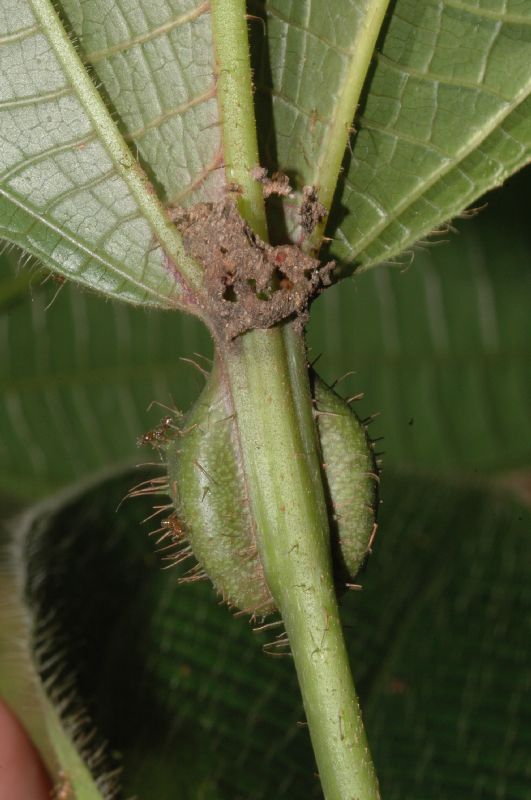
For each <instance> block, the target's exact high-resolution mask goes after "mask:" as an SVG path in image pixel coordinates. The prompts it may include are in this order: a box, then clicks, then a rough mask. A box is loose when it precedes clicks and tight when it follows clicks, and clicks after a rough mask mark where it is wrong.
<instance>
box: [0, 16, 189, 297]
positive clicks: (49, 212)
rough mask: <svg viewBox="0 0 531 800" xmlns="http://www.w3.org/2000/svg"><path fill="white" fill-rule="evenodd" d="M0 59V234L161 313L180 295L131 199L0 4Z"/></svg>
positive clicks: (29, 33) (57, 77)
mask: <svg viewBox="0 0 531 800" xmlns="http://www.w3.org/2000/svg"><path fill="white" fill-rule="evenodd" d="M0 59H1V60H0V75H1V99H0V127H1V144H2V146H1V148H0V234H1V235H2V236H3V237H5V238H6V239H9V240H10V241H13V242H16V243H19V244H20V245H21V246H23V247H24V248H25V249H26V250H28V251H29V252H30V253H32V254H34V255H36V256H38V257H39V259H40V260H41V261H42V262H43V263H44V264H46V265H47V266H49V267H50V268H52V269H55V270H57V271H59V272H60V273H62V274H63V275H65V276H66V277H69V278H74V279H75V280H77V281H79V282H81V283H83V284H85V285H86V286H90V287H91V288H95V289H97V290H99V291H101V292H103V293H106V294H110V295H112V296H115V297H119V298H121V299H123V300H126V301H129V302H133V303H144V304H148V305H150V304H151V305H171V304H172V303H173V302H175V298H176V296H177V295H178V294H179V291H180V290H179V288H178V286H177V284H176V279H175V275H174V273H173V271H172V269H170V268H169V266H168V264H167V263H166V261H165V257H164V255H163V253H162V249H161V248H160V247H157V246H155V245H156V239H155V236H154V231H153V228H152V226H151V225H150V224H149V223H148V221H147V219H146V217H145V215H144V214H143V213H142V211H141V209H140V207H139V201H138V195H136V196H135V194H134V192H132V190H131V187H130V185H129V183H128V181H127V180H126V179H124V177H123V175H121V174H119V171H118V170H117V167H116V163H115V162H114V161H113V160H112V159H111V155H110V152H108V149H107V148H106V147H104V144H103V141H102V140H101V138H100V130H99V129H97V126H96V123H95V122H93V121H91V118H90V117H89V115H88V113H87V110H86V107H85V106H84V105H83V104H82V102H81V101H80V97H79V96H78V95H79V92H78V90H77V84H76V83H75V82H72V81H71V80H70V79H69V78H68V76H67V75H66V74H65V73H64V72H63V68H62V67H61V65H60V63H59V61H58V58H57V57H56V55H55V52H54V51H53V49H52V47H51V45H50V43H49V42H48V40H47V38H46V36H45V35H44V33H43V30H42V29H41V27H40V26H39V24H37V20H36V18H35V17H34V15H33V13H32V11H31V7H30V4H29V3H27V2H16V3H15V2H13V1H12V0H6V2H4V3H3V4H2V7H1V9H0ZM109 120H110V118H109ZM111 127H112V125H111ZM128 158H129V156H128ZM131 159H132V156H131ZM126 166H127V165H126V164H125V163H123V170H126ZM132 171H134V170H132ZM145 191H146V192H148V191H149V187H147V186H146V189H145ZM147 202H148V203H149V202H152V201H150V200H149V198H147ZM158 213H159V216H161V218H162V220H163V217H164V212H162V210H161V211H159V212H158ZM161 224H162V225H163V226H164V225H165V224H166V225H168V224H169V223H168V222H166V223H164V221H162V223H161ZM172 298H173V299H172Z"/></svg>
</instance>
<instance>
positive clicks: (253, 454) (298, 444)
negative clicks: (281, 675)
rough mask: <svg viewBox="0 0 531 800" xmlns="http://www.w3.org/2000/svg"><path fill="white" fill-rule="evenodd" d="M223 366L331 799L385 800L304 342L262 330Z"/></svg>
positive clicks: (229, 350)
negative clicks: (343, 598)
mask: <svg viewBox="0 0 531 800" xmlns="http://www.w3.org/2000/svg"><path fill="white" fill-rule="evenodd" d="M222 362H223V364H224V369H225V371H226V376H227V379H228V382H229V385H230V387H231V392H232V399H233V404H234V409H235V412H236V419H237V427H238V432H239V439H240V445H241V450H242V458H243V464H244V472H245V476H246V481H247V489H248V493H249V497H250V501H251V507H252V511H253V516H254V520H255V524H256V534H257V540H258V547H259V550H260V554H261V557H262V561H263V564H264V570H265V575H266V579H267V581H268V584H269V587H270V590H271V592H272V594H273V597H274V598H275V601H276V603H277V605H278V607H279V609H280V612H281V614H282V618H283V621H284V625H285V627H286V631H287V634H288V637H289V641H290V646H291V651H292V653H293V657H294V660H295V666H296V669H297V674H298V678H299V683H300V687H301V692H302V696H303V700H304V707H305V710H306V715H307V720H308V725H309V729H310V735H311V738H312V744H313V747H314V751H315V756H316V760H317V765H318V769H319V775H320V778H321V782H322V786H323V791H324V794H325V797H326V798H327V800H353V798H356V800H377V798H379V796H380V795H379V791H378V784H377V780H376V776H375V773H374V769H373V765H372V762H371V758H370V754H369V749H368V745H367V741H366V738H365V732H364V728H363V723H362V719H361V714H360V709H359V705H358V701H357V698H356V694H355V691H354V686H353V683H352V678H351V674H350V667H349V662H348V657H347V653H346V648H345V643H344V639H343V634H342V629H341V623H340V619H339V613H338V608H337V601H336V596H335V591H334V584H333V578H332V566H331V557H330V546H329V535H328V522H327V516H326V508H325V502H324V496H323V490H322V484H321V479H320V467H319V459H318V455H317V448H316V440H315V428H314V424H313V414H312V406H311V399H310V393H309V387H308V379H307V365H306V359H305V355H304V347H303V343H302V340H299V341H297V335H296V334H295V333H294V332H293V331H291V332H287V331H282V330H281V329H273V330H267V331H253V332H251V333H248V334H247V335H246V336H244V337H242V338H241V339H239V340H237V341H236V342H235V343H233V344H232V345H229V346H228V347H225V348H224V349H223V352H222ZM302 376H304V377H302Z"/></svg>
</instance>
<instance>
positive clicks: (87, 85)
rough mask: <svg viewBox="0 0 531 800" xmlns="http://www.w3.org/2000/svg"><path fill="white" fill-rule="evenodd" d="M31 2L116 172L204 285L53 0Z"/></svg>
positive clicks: (187, 273)
mask: <svg viewBox="0 0 531 800" xmlns="http://www.w3.org/2000/svg"><path fill="white" fill-rule="evenodd" d="M29 3H30V6H31V8H32V10H33V13H34V14H35V16H36V18H37V21H38V23H39V25H40V26H41V28H42V31H43V33H44V34H45V36H46V38H47V39H48V41H49V43H50V45H51V47H52V48H53V51H54V52H55V55H56V57H57V59H58V61H59V63H60V64H61V67H62V68H63V71H64V73H65V75H66V76H67V77H68V80H69V81H70V84H71V85H72V88H73V90H74V92H75V94H76V96H77V98H78V100H79V102H80V103H81V105H82V106H83V108H84V109H85V112H86V113H87V116H88V117H89V119H90V121H91V122H92V125H93V127H94V130H95V131H96V133H97V135H98V138H99V140H100V141H101V143H102V144H103V146H104V148H105V150H106V151H107V154H108V155H109V157H110V159H111V160H112V162H113V165H114V168H115V170H116V172H117V173H118V174H119V175H120V177H121V178H123V180H124V181H125V182H126V184H127V185H128V187H129V190H130V192H131V194H132V195H133V197H134V198H135V200H136V202H137V204H138V207H139V209H140V210H141V212H142V213H143V215H144V217H145V218H146V220H147V221H148V223H149V225H150V226H151V229H152V231H153V234H154V236H155V237H156V239H157V241H158V242H159V244H160V245H161V247H162V248H163V250H164V251H165V252H166V254H167V255H168V257H169V258H170V259H171V260H172V261H173V263H174V264H175V267H176V269H177V270H178V272H179V273H180V274H181V275H182V278H183V280H184V282H185V283H187V284H188V286H189V288H190V289H199V288H201V286H202V283H203V273H202V270H201V268H200V267H199V266H198V265H197V264H196V263H195V262H194V261H193V260H192V259H191V258H190V257H189V256H188V255H187V254H186V252H185V249H184V244H183V241H182V238H181V235H180V234H179V232H178V230H177V228H176V227H175V225H174V224H173V222H172V221H171V219H170V217H169V215H168V213H167V211H166V210H165V208H164V206H163V205H162V203H161V202H160V200H159V198H158V197H157V195H156V193H155V191H154V189H153V186H152V185H151V183H150V181H149V180H148V178H147V175H146V174H145V173H144V171H143V169H142V168H141V166H140V164H139V163H138V161H137V160H136V158H135V157H134V156H133V154H132V152H131V150H130V149H129V147H128V145H127V144H126V142H125V141H124V139H123V137H122V135H121V133H120V131H119V130H118V128H117V127H116V125H115V123H114V120H113V118H112V117H111V114H110V112H109V110H108V109H107V107H106V105H105V103H104V102H103V99H102V97H101V95H100V93H99V92H98V90H97V89H96V86H95V85H94V83H93V82H92V80H91V78H90V76H89V74H88V72H87V71H86V69H85V66H84V65H83V62H82V61H81V59H80V58H79V56H78V54H77V51H76V49H75V47H74V45H73V44H72V42H71V41H70V39H69V38H68V34H67V32H66V31H65V29H64V27H63V25H62V23H61V20H60V19H59V17H58V15H57V13H56V11H55V9H54V7H53V5H52V4H51V2H49V0H29Z"/></svg>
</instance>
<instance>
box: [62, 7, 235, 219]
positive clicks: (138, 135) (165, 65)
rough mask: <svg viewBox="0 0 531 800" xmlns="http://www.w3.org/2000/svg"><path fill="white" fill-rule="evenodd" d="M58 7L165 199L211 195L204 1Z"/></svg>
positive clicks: (217, 150)
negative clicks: (69, 24)
mask: <svg viewBox="0 0 531 800" xmlns="http://www.w3.org/2000/svg"><path fill="white" fill-rule="evenodd" d="M63 8H64V10H65V14H66V15H67V17H68V20H69V22H70V23H71V25H72V27H73V29H74V30H75V32H76V34H77V36H78V37H79V42H80V48H81V52H82V54H83V57H84V61H85V63H87V64H89V65H91V66H92V67H93V68H94V70H95V72H96V74H97V76H98V78H99V79H100V80H101V81H102V84H103V87H104V90H105V93H106V95H107V96H108V98H109V100H110V102H111V104H112V107H113V108H114V109H115V110H116V112H117V115H118V124H119V126H120V128H121V130H122V132H123V133H124V136H125V138H126V139H127V140H128V141H130V142H131V143H132V146H133V147H134V148H136V149H137V150H138V153H139V155H140V157H141V159H142V163H143V164H144V165H145V167H146V169H147V170H148V172H149V174H150V175H151V176H153V178H154V182H155V185H156V186H157V188H158V189H159V190H160V191H161V194H162V196H163V197H164V199H165V201H166V202H168V203H172V202H177V201H178V202H179V204H181V205H188V204H191V203H194V202H198V201H201V200H203V201H204V200H213V199H218V198H219V196H220V192H221V189H222V185H223V184H224V174H223V170H222V169H220V167H221V165H222V155H221V142H220V131H219V127H218V125H217V122H218V116H219V115H218V107H217V100H216V96H215V79H214V54H213V48H212V35H211V26H210V14H209V8H208V3H206V2H200V0H184V1H183V0H169V1H168V0H150V2H149V3H144V4H141V3H129V2H110V0H84V2H82V3H79V2H77V0H65V2H63Z"/></svg>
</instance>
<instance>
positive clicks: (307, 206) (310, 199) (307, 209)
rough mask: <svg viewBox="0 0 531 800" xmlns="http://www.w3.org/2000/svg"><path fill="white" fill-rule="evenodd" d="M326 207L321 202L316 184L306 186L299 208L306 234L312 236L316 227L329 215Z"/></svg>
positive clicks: (302, 226)
mask: <svg viewBox="0 0 531 800" xmlns="http://www.w3.org/2000/svg"><path fill="white" fill-rule="evenodd" d="M327 213H328V212H327V210H326V207H325V206H324V205H323V204H322V203H320V202H319V196H318V194H317V189H316V188H315V186H305V187H304V188H303V190H302V203H301V207H300V210H299V217H300V221H301V228H302V229H303V231H304V233H305V234H306V236H310V234H311V233H313V231H314V229H315V228H316V227H317V225H319V223H320V222H322V221H323V219H324V218H325V217H326V215H327Z"/></svg>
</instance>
